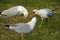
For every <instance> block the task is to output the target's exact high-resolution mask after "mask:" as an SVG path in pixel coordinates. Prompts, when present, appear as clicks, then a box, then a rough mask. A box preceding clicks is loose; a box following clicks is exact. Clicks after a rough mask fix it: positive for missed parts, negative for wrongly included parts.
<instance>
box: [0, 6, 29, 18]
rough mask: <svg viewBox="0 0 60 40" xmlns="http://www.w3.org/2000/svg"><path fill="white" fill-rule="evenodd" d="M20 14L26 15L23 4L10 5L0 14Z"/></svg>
mask: <svg viewBox="0 0 60 40" xmlns="http://www.w3.org/2000/svg"><path fill="white" fill-rule="evenodd" d="M21 14H23V15H24V16H25V17H27V16H28V11H27V9H26V8H25V7H23V6H15V7H11V8H9V9H6V10H4V11H2V13H1V15H5V16H16V15H21Z"/></svg>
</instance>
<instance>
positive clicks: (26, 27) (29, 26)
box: [4, 17, 36, 33]
mask: <svg viewBox="0 0 60 40" xmlns="http://www.w3.org/2000/svg"><path fill="white" fill-rule="evenodd" d="M35 24H36V17H34V18H32V20H31V21H30V22H28V23H17V24H13V25H4V28H6V29H13V30H15V31H16V32H17V33H30V32H31V31H32V30H33V29H34V26H35Z"/></svg>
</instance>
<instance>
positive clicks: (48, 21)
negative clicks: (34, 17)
mask: <svg viewBox="0 0 60 40" xmlns="http://www.w3.org/2000/svg"><path fill="white" fill-rule="evenodd" d="M48 26H49V27H50V20H49V18H48Z"/></svg>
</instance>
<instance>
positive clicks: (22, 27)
mask: <svg viewBox="0 0 60 40" xmlns="http://www.w3.org/2000/svg"><path fill="white" fill-rule="evenodd" d="M12 27H14V30H15V31H16V32H18V33H29V32H31V30H32V29H31V28H30V25H29V24H26V23H19V24H15V25H12Z"/></svg>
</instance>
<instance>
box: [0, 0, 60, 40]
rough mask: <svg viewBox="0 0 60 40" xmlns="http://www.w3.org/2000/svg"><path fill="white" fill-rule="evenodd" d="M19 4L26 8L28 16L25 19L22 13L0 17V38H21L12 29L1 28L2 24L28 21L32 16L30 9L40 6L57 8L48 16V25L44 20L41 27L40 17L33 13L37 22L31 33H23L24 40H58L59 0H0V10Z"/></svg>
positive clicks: (59, 37)
mask: <svg viewBox="0 0 60 40" xmlns="http://www.w3.org/2000/svg"><path fill="white" fill-rule="evenodd" d="M19 5H22V6H24V7H26V8H27V9H28V11H29V17H28V18H27V19H26V20H25V19H23V18H24V16H22V15H21V16H14V17H6V16H2V17H0V40H21V34H19V33H16V32H14V31H13V30H6V29H3V25H4V24H15V23H20V22H28V21H30V20H31V19H32V17H33V15H32V10H33V9H41V8H57V10H56V14H55V15H54V17H52V18H50V25H48V24H49V23H48V22H47V21H46V20H44V23H43V25H42V27H40V23H41V18H40V17H39V16H38V15H34V16H36V17H37V23H36V26H35V28H34V30H33V31H32V32H31V33H29V34H25V38H26V40H60V10H59V9H60V0H0V11H3V10H5V9H8V8H11V7H13V6H19ZM13 19H15V21H16V20H17V22H15V21H13Z"/></svg>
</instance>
